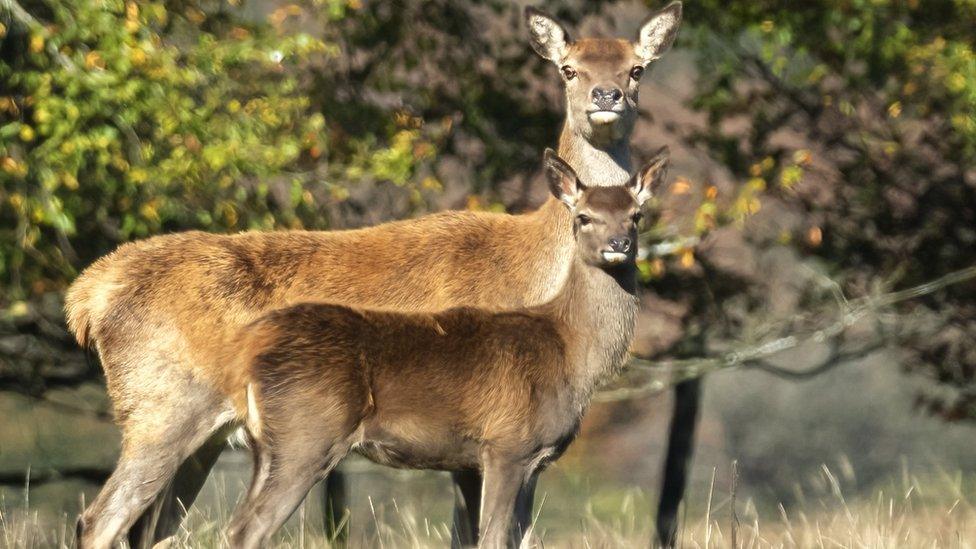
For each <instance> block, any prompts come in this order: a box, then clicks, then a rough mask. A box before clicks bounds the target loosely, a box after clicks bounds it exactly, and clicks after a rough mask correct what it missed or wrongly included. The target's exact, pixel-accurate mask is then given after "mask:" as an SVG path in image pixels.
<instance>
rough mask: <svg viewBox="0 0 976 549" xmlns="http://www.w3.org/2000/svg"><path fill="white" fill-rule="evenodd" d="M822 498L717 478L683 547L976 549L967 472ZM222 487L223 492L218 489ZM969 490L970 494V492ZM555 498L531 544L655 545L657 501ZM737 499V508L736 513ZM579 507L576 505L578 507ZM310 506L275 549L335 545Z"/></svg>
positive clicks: (11, 512)
mask: <svg viewBox="0 0 976 549" xmlns="http://www.w3.org/2000/svg"><path fill="white" fill-rule="evenodd" d="M822 477H823V480H824V482H825V485H826V486H827V490H826V492H825V494H824V495H823V496H818V497H815V498H814V497H804V498H801V501H799V502H797V503H794V504H793V505H790V506H788V507H787V506H784V505H779V506H777V507H776V508H775V510H774V511H772V512H769V511H765V512H760V511H759V509H758V508H757V506H756V505H755V504H754V502H753V501H752V500H751V499H749V498H744V497H743V496H742V495H741V494H734V493H732V491H731V490H724V491H723V490H720V489H718V487H717V486H716V483H715V482H714V481H713V482H712V483H711V484H710V485H709V486H708V490H707V492H705V493H696V494H692V500H691V505H690V508H692V509H694V510H695V511H693V512H686V513H685V521H684V527H683V529H682V530H681V532H680V533H679V542H680V546H681V547H732V546H733V545H734V546H736V547H745V548H767V547H769V548H778V547H824V548H827V547H883V548H902V547H909V548H911V547H919V548H921V547H926V548H933V547H934V548H939V547H946V548H969V547H976V507H974V505H973V499H972V492H971V487H970V486H968V484H967V482H968V481H966V480H965V479H964V476H963V475H962V474H961V473H953V474H949V473H937V474H934V475H931V476H929V477H926V478H916V477H913V476H911V475H909V474H908V473H905V474H904V475H903V477H902V478H899V479H897V480H892V481H889V482H888V483H887V484H886V485H885V486H884V487H883V488H880V489H878V490H877V491H875V492H874V493H873V496H870V497H865V496H861V497H853V498H849V497H848V496H846V495H845V494H844V492H843V490H842V488H841V485H842V482H841V481H839V480H838V478H837V477H836V476H835V475H834V473H832V472H831V471H830V470H829V469H827V468H826V467H824V469H823V471H822ZM970 480H971V479H970ZM218 488H220V487H218ZM967 489H968V490H970V491H969V492H967ZM550 497H560V498H563V497H567V494H564V493H559V494H540V496H539V501H538V505H537V507H539V509H538V513H539V520H538V527H537V529H536V531H535V532H534V533H533V536H532V539H531V545H530V546H532V547H646V546H648V544H649V543H650V540H651V536H652V527H651V524H650V520H649V509H650V504H649V500H650V498H649V495H648V494H646V493H644V492H642V491H640V490H638V489H624V490H616V491H610V492H598V493H594V494H591V495H590V496H589V497H587V498H586V499H581V501H579V502H578V509H579V513H578V515H576V517H575V518H572V517H570V516H567V515H566V514H565V512H563V513H555V515H556V516H550V515H551V514H552V513H550V514H547V509H549V508H550V507H551V505H550V504H551V502H549V498H550ZM733 501H734V502H735V505H734V508H735V512H734V513H733ZM574 503H575V502H574ZM229 514H230V509H228V508H227V506H225V505H221V504H217V505H212V506H210V507H208V508H205V509H202V510H201V509H198V508H194V509H193V510H192V512H191V515H190V518H189V520H188V521H187V525H186V527H185V528H184V529H183V530H182V531H181V532H180V533H179V534H178V535H177V536H176V538H175V539H174V540H172V543H171V544H170V545H169V547H170V548H172V549H183V548H201V547H202V548H210V547H214V548H216V547H226V542H225V540H224V539H223V537H222V528H223V525H224V524H226V521H227V517H228V515H229ZM309 515H311V513H310V512H308V511H307V509H306V507H305V506H303V507H302V508H301V509H300V510H299V511H298V512H297V514H296V517H295V518H293V520H292V521H290V522H289V524H288V526H287V527H286V528H284V529H283V531H282V532H281V533H279V535H278V536H277V538H276V543H275V546H276V547H283V548H296V549H298V548H306V547H308V548H318V547H329V546H332V545H333V544H331V543H330V542H329V540H328V539H326V537H325V534H324V532H323V531H322V529H321V528H320V526H319V523H318V521H317V520H313V518H315V519H317V517H311V516H309ZM369 515H370V516H369V517H367V518H365V519H361V520H368V521H369V528H366V529H361V530H360V531H359V533H358V534H356V535H354V536H353V537H352V539H350V543H349V545H350V546H352V547H381V548H401V547H409V548H426V547H446V546H448V545H449V542H450V531H449V525H448V524H447V523H445V522H444V520H445V519H444V518H443V517H440V518H438V519H436V520H435V519H433V518H431V517H429V516H428V515H427V514H426V513H425V511H424V509H422V508H420V506H419V505H417V504H416V503H415V502H414V503H406V502H397V501H396V500H393V501H392V503H390V502H388V503H385V504H383V505H379V504H377V505H374V504H373V501H372V500H371V499H370V500H369ZM72 530H73V517H67V516H64V517H62V520H60V521H58V523H57V524H55V525H52V524H51V523H50V521H48V522H47V523H42V521H41V520H40V519H39V516H38V514H37V513H36V512H32V511H31V509H30V505H29V502H28V503H27V504H26V506H20V507H15V508H5V507H0V545H2V546H3V547H10V548H41V547H69V546H70V543H71V541H72Z"/></svg>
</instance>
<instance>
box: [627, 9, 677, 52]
mask: <svg viewBox="0 0 976 549" xmlns="http://www.w3.org/2000/svg"><path fill="white" fill-rule="evenodd" d="M680 25H681V2H671V3H670V4H668V5H667V6H665V7H664V8H663V9H662V10H661V11H659V12H657V13H654V14H651V16H650V17H648V18H647V20H645V21H644V24H642V25H641V27H640V31H638V32H637V40H636V41H635V42H634V51H635V52H636V53H637V56H638V57H640V58H641V59H643V60H644V62H645V63H650V62H651V61H654V60H655V59H657V58H659V57H661V56H662V55H664V54H665V53H667V51H668V50H669V49H671V44H674V39H675V37H677V36H678V27H679V26H680Z"/></svg>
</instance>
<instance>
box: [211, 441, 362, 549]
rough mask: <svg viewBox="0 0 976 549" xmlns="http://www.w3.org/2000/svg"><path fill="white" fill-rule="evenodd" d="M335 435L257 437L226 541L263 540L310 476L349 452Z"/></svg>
mask: <svg viewBox="0 0 976 549" xmlns="http://www.w3.org/2000/svg"><path fill="white" fill-rule="evenodd" d="M344 438H346V437H341V436H331V437H330V436H328V435H325V436H322V437H321V438H320V441H318V442H311V441H309V439H308V438H301V439H296V442H299V441H300V442H301V445H298V444H288V443H286V444H281V445H280V446H279V444H278V442H277V441H276V444H275V447H274V448H271V447H269V446H268V445H265V444H262V443H260V442H257V443H256V444H255V447H254V475H253V477H252V481H251V487H250V489H249V490H248V494H247V497H246V499H245V500H244V501H243V502H242V503H241V504H240V505H239V506H238V508H237V509H236V510H235V511H234V514H233V516H232V517H231V521H230V525H229V526H228V527H227V540H228V543H229V544H230V546H231V547H234V548H237V549H250V548H255V547H264V546H267V545H268V542H269V541H270V539H271V536H272V535H274V533H275V532H276V531H277V530H278V529H279V528H281V525H282V524H284V523H285V521H286V520H288V517H289V516H291V514H292V513H294V511H295V509H296V508H297V507H298V505H299V504H300V503H301V502H302V500H303V499H304V498H305V496H306V495H307V494H308V492H309V490H311V489H312V487H313V486H314V485H315V483H316V482H318V481H320V480H322V479H323V478H325V477H326V476H327V475H328V474H329V472H330V471H332V469H334V468H335V466H336V465H337V464H338V463H339V461H340V460H341V459H342V458H343V457H345V455H346V454H347V453H348V452H349V448H350V444H349V443H348V442H347V441H345V440H343V439H344Z"/></svg>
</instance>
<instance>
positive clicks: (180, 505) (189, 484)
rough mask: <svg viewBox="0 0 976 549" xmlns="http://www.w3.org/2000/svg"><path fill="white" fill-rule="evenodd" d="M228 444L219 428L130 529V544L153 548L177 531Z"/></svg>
mask: <svg viewBox="0 0 976 549" xmlns="http://www.w3.org/2000/svg"><path fill="white" fill-rule="evenodd" d="M226 446H227V433H226V432H225V431H224V430H220V431H218V432H217V433H216V434H214V435H213V436H211V437H210V438H209V439H208V440H207V441H206V442H205V443H204V444H203V445H202V446H201V447H200V448H199V449H198V450H196V451H195V452H194V453H193V454H192V455H191V456H190V457H189V458H188V459H186V460H185V461H183V463H182V465H180V467H179V468H178V469H177V470H176V474H175V476H174V477H173V482H172V483H171V485H170V487H169V489H167V490H164V491H163V493H162V494H161V495H160V496H159V497H157V498H156V501H155V503H153V505H151V506H150V507H149V508H147V509H146V510H145V511H144V512H143V513H142V515H141V516H140V517H139V519H138V520H137V521H136V523H135V525H134V526H133V527H132V528H131V529H130V530H129V547H132V548H134V549H138V548H141V547H153V546H155V545H156V544H157V543H159V542H161V541H164V540H166V539H167V538H170V537H172V536H174V535H175V534H176V532H177V530H178V529H179V527H180V524H182V523H183V519H184V518H186V514H187V511H188V510H189V508H190V506H191V505H193V502H194V500H196V498H197V495H198V494H199V493H200V490H201V489H202V488H203V485H204V483H205V482H206V480H207V477H208V476H209V475H210V470H211V469H213V466H214V464H216V463H217V458H219V457H220V454H221V452H223V450H224V448H225V447H226Z"/></svg>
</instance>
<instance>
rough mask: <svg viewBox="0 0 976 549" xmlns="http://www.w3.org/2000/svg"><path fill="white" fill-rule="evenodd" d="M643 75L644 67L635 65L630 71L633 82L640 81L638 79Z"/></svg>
mask: <svg viewBox="0 0 976 549" xmlns="http://www.w3.org/2000/svg"><path fill="white" fill-rule="evenodd" d="M643 75H644V67H642V66H640V65H637V66H635V67H634V68H632V69H630V78H631V80H635V81H636V80H640V77H641V76H643Z"/></svg>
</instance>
